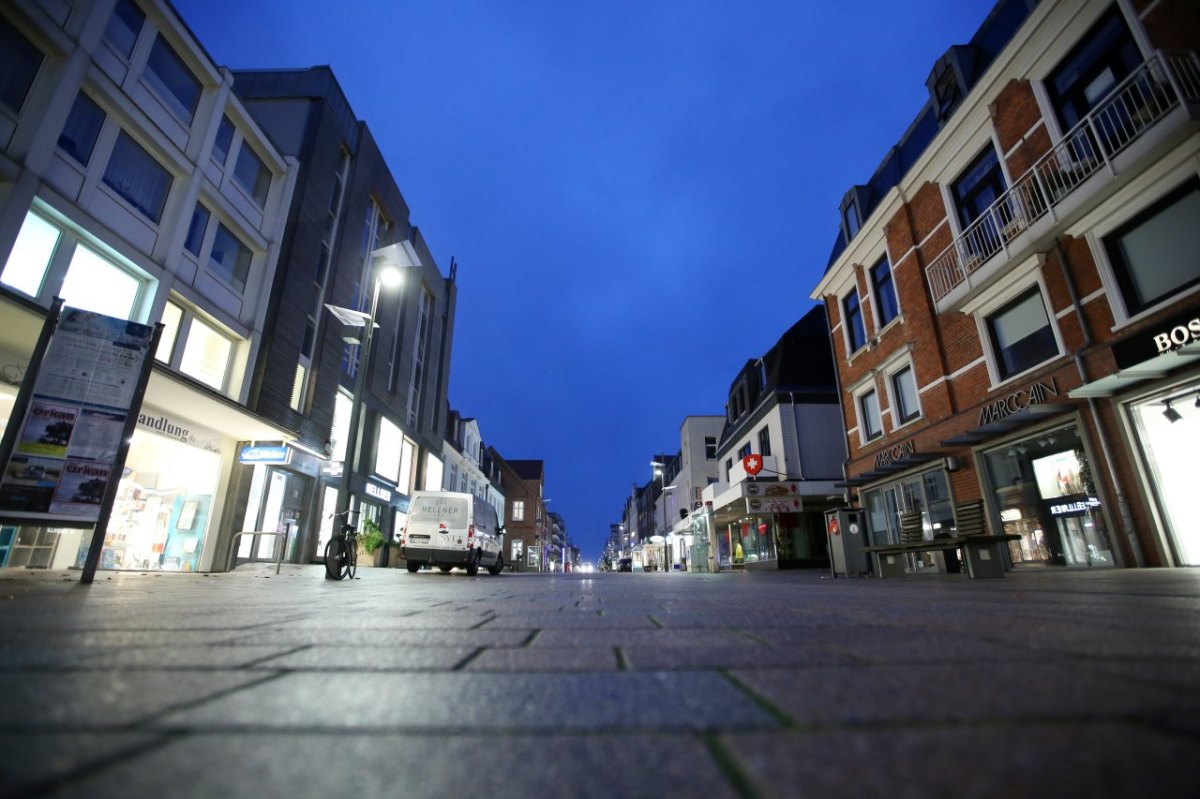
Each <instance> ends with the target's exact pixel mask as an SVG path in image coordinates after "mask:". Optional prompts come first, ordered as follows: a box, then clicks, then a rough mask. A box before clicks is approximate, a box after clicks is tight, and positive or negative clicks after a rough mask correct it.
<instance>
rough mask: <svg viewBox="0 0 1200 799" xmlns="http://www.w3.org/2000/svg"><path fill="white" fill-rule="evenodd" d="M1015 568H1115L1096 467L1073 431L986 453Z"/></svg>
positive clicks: (1042, 435)
mask: <svg viewBox="0 0 1200 799" xmlns="http://www.w3.org/2000/svg"><path fill="white" fill-rule="evenodd" d="M984 461H985V463H986V464H987V472H988V477H989V480H990V482H991V486H992V490H993V491H994V492H995V497H996V503H997V507H998V508H999V511H1000V521H1001V523H1002V524H1003V526H1004V532H1005V533H1010V534H1015V535H1019V536H1020V537H1021V538H1020V540H1019V541H1011V542H1009V545H1008V547H1009V554H1010V556H1011V557H1012V561H1013V563H1014V564H1022V563H1028V564H1043V565H1052V566H1113V565H1115V563H1114V561H1113V553H1112V547H1111V545H1110V544H1109V542H1108V533H1107V531H1106V530H1105V526H1104V515H1103V514H1102V513H1101V507H1100V499H1099V497H1098V495H1097V493H1096V487H1095V483H1094V481H1093V479H1092V471H1091V464H1090V462H1089V461H1088V457H1087V453H1086V452H1085V450H1084V447H1083V442H1082V441H1081V440H1080V438H1079V431H1078V429H1077V428H1075V427H1074V426H1071V427H1063V428H1058V429H1055V430H1050V431H1046V432H1042V433H1038V434H1036V435H1034V436H1030V437H1029V438H1026V439H1023V440H1021V441H1014V442H1010V443H1008V444H1005V445H1003V446H1001V447H998V448H996V449H993V450H990V451H988V452H986V453H985V454H984Z"/></svg>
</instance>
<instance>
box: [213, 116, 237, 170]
mask: <svg viewBox="0 0 1200 799" xmlns="http://www.w3.org/2000/svg"><path fill="white" fill-rule="evenodd" d="M232 143H233V122H231V121H230V120H229V117H227V116H222V117H221V126H220V127H218V128H217V138H216V140H215V141H213V148H212V157H213V160H215V161H217V162H218V163H219V164H221V166H225V159H227V158H228V157H229V145H230V144H232Z"/></svg>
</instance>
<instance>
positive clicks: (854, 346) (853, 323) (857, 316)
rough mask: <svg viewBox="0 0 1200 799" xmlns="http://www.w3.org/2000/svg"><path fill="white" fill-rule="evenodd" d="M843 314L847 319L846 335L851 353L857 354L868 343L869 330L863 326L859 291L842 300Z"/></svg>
mask: <svg viewBox="0 0 1200 799" xmlns="http://www.w3.org/2000/svg"><path fill="white" fill-rule="evenodd" d="M842 314H843V316H844V317H845V319H846V335H847V336H849V338H850V351H851V352H857V351H858V350H860V349H862V347H863V345H864V344H866V343H867V329H866V327H864V325H863V317H862V305H860V304H859V301H858V291H857V289H856V290H855V291H852V292H850V293H849V294H847V295H846V297H845V299H843V300H842Z"/></svg>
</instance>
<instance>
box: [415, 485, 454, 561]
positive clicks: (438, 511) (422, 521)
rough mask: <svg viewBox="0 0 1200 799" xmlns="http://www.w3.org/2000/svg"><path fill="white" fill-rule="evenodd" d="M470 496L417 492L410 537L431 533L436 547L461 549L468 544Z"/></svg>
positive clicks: (432, 543)
mask: <svg viewBox="0 0 1200 799" xmlns="http://www.w3.org/2000/svg"><path fill="white" fill-rule="evenodd" d="M468 501H469V500H468V498H467V497H464V496H461V495H459V494H449V493H440V494H417V495H416V496H415V497H413V501H412V504H411V505H410V506H409V516H408V520H409V540H410V541H412V542H413V544H414V545H418V544H421V543H422V542H420V541H419V540H414V534H417V535H428V536H429V543H428V545H427V546H429V547H431V548H433V549H460V548H462V547H465V546H466V544H467V525H468V523H469V522H468V516H469V513H468V509H469V506H468V504H467V502H468Z"/></svg>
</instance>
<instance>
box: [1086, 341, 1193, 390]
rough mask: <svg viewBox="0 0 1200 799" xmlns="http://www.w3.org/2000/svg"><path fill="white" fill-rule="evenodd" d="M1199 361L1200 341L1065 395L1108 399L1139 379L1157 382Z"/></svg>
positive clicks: (1118, 371)
mask: <svg viewBox="0 0 1200 799" xmlns="http://www.w3.org/2000/svg"><path fill="white" fill-rule="evenodd" d="M1196 361H1200V341H1194V342H1192V343H1191V344H1188V345H1186V346H1183V347H1180V348H1179V349H1177V350H1175V351H1173V352H1164V353H1162V354H1161V355H1159V356H1157V357H1154V358H1151V359H1150V360H1148V361H1143V362H1142V363H1139V364H1136V365H1134V366H1129V367H1126V368H1124V369H1118V370H1117V371H1115V372H1113V373H1112V374H1111V375H1106V376H1105V377H1101V378H1100V379H1098V380H1093V381H1091V382H1090V383H1085V384H1084V385H1082V386H1080V387H1079V388H1077V389H1074V390H1072V391H1068V392H1067V396H1068V397H1071V398H1072V399H1081V398H1088V397H1111V396H1113V395H1114V394H1120V393H1121V392H1122V391H1124V390H1125V389H1127V388H1131V387H1132V386H1134V385H1136V384H1138V383H1141V382H1142V381H1143V380H1158V379H1160V378H1163V377H1166V376H1167V375H1169V374H1171V372H1173V371H1175V370H1176V369H1178V368H1180V367H1182V366H1188V365H1190V364H1193V363H1195V362H1196Z"/></svg>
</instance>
